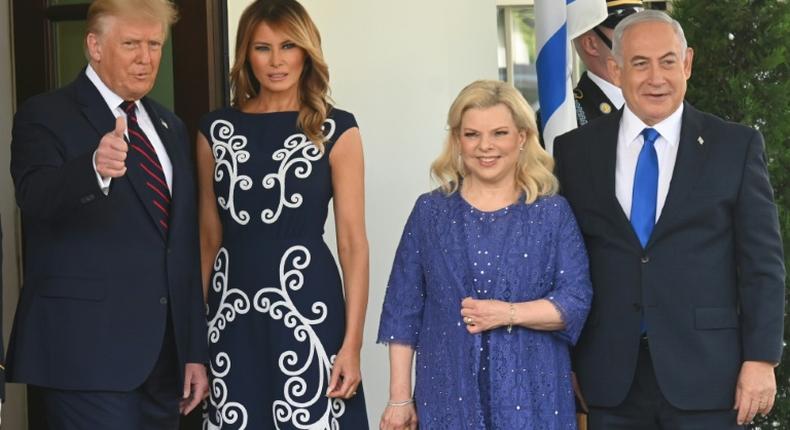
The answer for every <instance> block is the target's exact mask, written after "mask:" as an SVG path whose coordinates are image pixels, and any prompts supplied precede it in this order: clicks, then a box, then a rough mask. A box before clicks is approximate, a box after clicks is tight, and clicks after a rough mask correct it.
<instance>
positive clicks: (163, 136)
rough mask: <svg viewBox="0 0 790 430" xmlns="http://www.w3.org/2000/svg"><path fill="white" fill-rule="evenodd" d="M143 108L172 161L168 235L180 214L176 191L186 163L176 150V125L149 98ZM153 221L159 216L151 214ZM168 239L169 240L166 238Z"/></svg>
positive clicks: (145, 99) (146, 98) (143, 101)
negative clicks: (177, 215)
mask: <svg viewBox="0 0 790 430" xmlns="http://www.w3.org/2000/svg"><path fill="white" fill-rule="evenodd" d="M141 102H142V104H143V106H144V107H145V111H146V113H147V114H148V117H149V118H150V119H151V123H152V124H153V125H154V129H156V134H157V135H158V136H159V140H161V141H162V146H164V148H165V151H166V152H167V157H168V158H169V159H170V165H171V166H172V174H173V177H172V181H171V184H170V188H171V190H170V197H171V200H170V216H169V224H170V228H169V229H168V230H167V231H168V235H169V234H170V232H171V231H172V230H173V223H174V221H175V216H174V214H176V213H180V208H179V201H180V199H177V198H176V190H177V189H178V184H179V183H180V178H179V177H180V175H179V174H178V172H180V171H181V166H182V164H183V163H184V162H185V161H184V160H182V159H181V157H179V151H178V150H176V148H175V144H176V143H175V140H176V139H175V137H174V133H173V130H172V129H171V127H173V126H174V125H175V124H170V123H168V122H167V121H165V119H164V118H163V117H162V115H161V113H160V112H159V111H158V110H157V108H156V107H155V105H154V104H153V103H151V102H150V100H149V99H148V97H144V98H143V99H142V100H141ZM151 216H152V219H153V220H154V221H155V222H156V220H157V219H158V218H156V217H157V216H158V214H155V213H151ZM165 239H167V238H165Z"/></svg>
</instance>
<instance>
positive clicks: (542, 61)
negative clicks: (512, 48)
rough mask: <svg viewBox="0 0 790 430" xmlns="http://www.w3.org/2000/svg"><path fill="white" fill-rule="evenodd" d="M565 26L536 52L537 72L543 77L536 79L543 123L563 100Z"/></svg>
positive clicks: (565, 53)
mask: <svg viewBox="0 0 790 430" xmlns="http://www.w3.org/2000/svg"><path fill="white" fill-rule="evenodd" d="M566 34H567V28H566V25H565V24H563V25H562V26H561V27H560V28H559V29H557V31H556V32H555V33H554V34H553V35H552V36H551V37H550V38H549V40H547V41H546V44H545V45H543V47H542V48H541V50H540V52H539V53H538V60H537V69H538V70H537V72H538V76H539V77H542V78H543V79H541V80H539V81H538V98H539V99H540V111H541V115H540V116H541V118H542V119H543V122H544V125H545V122H546V121H548V119H549V118H551V116H552V115H553V114H554V112H555V111H556V110H557V108H559V107H560V105H561V104H562V102H563V101H565V87H566V85H567V83H566V82H565V71H566V70H567V64H566V61H567V52H566V44H567V43H568V40H567V36H566Z"/></svg>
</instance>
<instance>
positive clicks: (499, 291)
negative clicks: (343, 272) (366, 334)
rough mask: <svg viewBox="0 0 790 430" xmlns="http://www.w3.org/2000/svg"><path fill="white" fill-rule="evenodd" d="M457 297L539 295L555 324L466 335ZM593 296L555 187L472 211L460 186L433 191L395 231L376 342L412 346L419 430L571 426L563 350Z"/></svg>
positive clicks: (572, 224) (577, 239)
mask: <svg viewBox="0 0 790 430" xmlns="http://www.w3.org/2000/svg"><path fill="white" fill-rule="evenodd" d="M465 297H474V298H481V299H496V300H503V301H506V302H524V301H530V300H537V299H541V298H542V299H547V300H549V301H551V302H552V303H553V304H554V305H555V306H556V307H557V309H558V310H559V312H560V314H561V315H562V319H563V321H564V323H565V329H564V330H561V331H554V332H546V331H537V330H531V329H527V328H523V327H514V328H513V330H512V332H511V333H508V332H507V329H506V328H499V329H496V330H491V331H488V332H486V333H483V334H480V335H472V334H469V332H467V331H466V327H465V326H464V324H463V322H462V321H461V315H460V309H461V301H462V300H463V299H464V298H465ZM591 297H592V290H591V286H590V278H589V273H588V262H587V254H586V251H585V249H584V243H583V241H582V237H581V234H580V233H579V229H578V226H577V224H576V220H575V219H574V217H573V215H572V213H571V210H570V206H569V205H568V203H567V202H566V201H565V200H564V199H563V198H562V197H559V196H553V197H544V198H540V199H538V200H537V201H536V202H534V203H532V204H528V205H527V204H524V202H523V201H521V202H519V203H516V204H513V205H510V206H508V207H506V208H503V209H500V210H498V211H494V212H482V211H479V210H477V209H475V208H474V207H472V206H471V205H469V204H468V203H467V202H466V201H465V200H464V199H463V198H462V197H461V196H460V193H454V194H452V195H450V196H447V195H445V194H443V193H441V192H439V191H434V192H431V193H428V194H424V195H422V196H420V198H419V199H418V200H417V203H416V204H415V206H414V209H413V210H412V213H411V215H410V216H409V219H408V221H407V223H406V227H405V229H404V231H403V236H402V238H401V242H400V245H399V246H398V250H397V253H396V256H395V262H394V264H393V267H392V273H391V275H390V280H389V285H388V287H387V293H386V297H385V300H384V306H383V310H382V315H381V322H380V327H379V334H378V341H379V342H382V343H400V344H406V345H410V346H412V347H413V348H414V349H415V351H416V383H415V388H414V397H415V403H416V406H417V413H418V415H419V419H420V428H421V429H423V430H434V429H448V430H449V429H452V430H461V429H469V430H472V429H474V430H495V429H502V430H510V429H530V430H539V429H547V430H554V429H563V430H565V429H575V428H576V418H575V407H574V399H573V390H572V388H571V368H570V355H569V348H570V347H571V346H572V345H573V344H574V343H575V342H576V339H577V338H578V336H579V334H580V332H581V329H582V326H583V324H584V320H585V318H586V317H587V312H588V311H589V307H590V301H591Z"/></svg>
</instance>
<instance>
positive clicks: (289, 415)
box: [253, 245, 346, 430]
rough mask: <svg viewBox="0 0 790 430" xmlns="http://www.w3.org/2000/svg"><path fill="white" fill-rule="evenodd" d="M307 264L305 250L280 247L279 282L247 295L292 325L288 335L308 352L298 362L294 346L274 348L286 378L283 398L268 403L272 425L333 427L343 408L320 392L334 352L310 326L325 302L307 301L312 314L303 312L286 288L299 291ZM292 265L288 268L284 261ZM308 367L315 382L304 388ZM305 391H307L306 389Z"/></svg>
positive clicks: (262, 309) (323, 315)
mask: <svg viewBox="0 0 790 430" xmlns="http://www.w3.org/2000/svg"><path fill="white" fill-rule="evenodd" d="M309 264H310V252H309V251H308V249H307V248H305V247H304V246H301V245H297V246H292V247H290V248H288V250H287V251H285V254H283V256H282V258H281V259H280V287H279V288H262V289H260V290H259V291H258V292H257V293H256V294H255V298H254V299H253V306H254V307H255V309H256V310H257V311H259V312H261V313H268V314H269V315H270V316H271V317H272V318H273V319H275V320H282V321H283V323H284V324H285V326H286V327H287V328H289V329H292V330H293V334H294V338H295V339H296V340H297V341H299V342H302V343H304V342H308V343H309V347H310V352H309V354H308V356H307V357H305V358H304V362H303V363H302V364H300V357H299V355H298V354H297V353H296V352H295V351H292V350H290V351H285V352H283V353H282V354H280V358H279V367H280V371H282V372H283V373H284V374H285V375H286V376H288V380H287V381H286V383H285V386H284V387H283V395H284V399H283V400H277V401H275V402H274V403H273V405H272V413H273V414H274V419H275V423H274V424H275V426H276V428H277V429H280V423H290V424H291V425H293V426H295V427H296V428H299V429H315V430H318V429H321V430H337V429H338V428H339V426H340V424H339V422H338V417H340V416H341V415H343V413H344V412H345V409H346V405H345V402H344V401H343V400H340V399H327V398H326V397H324V393H323V390H324V387H325V386H326V384H325V383H324V381H325V380H327V381H328V380H329V375H330V372H331V369H332V364H333V362H334V360H335V356H334V355H332V356H329V354H327V352H326V350H325V349H324V345H323V344H322V343H321V340H320V339H319V338H318V335H317V334H316V332H315V330H314V329H313V326H316V325H318V324H321V323H322V322H323V321H324V320H326V317H327V313H328V312H327V306H326V304H324V303H323V302H318V301H317V302H315V303H313V305H312V307H311V312H312V314H313V315H312V316H313V317H312V318H310V317H308V316H305V315H303V314H302V313H301V312H300V311H299V309H297V307H296V305H295V304H294V302H293V300H292V299H291V296H290V292H289V290H290V291H299V290H300V289H301V288H302V286H303V285H304V274H303V273H302V270H303V269H304V268H306V267H307V266H308V265H309ZM289 265H290V266H292V267H290V268H288V266H289ZM311 367H313V368H317V370H318V378H317V380H315V379H313V378H311V380H310V381H309V383H314V384H315V387H314V388H313V389H310V386H309V384H308V381H307V380H306V378H305V377H304V374H305V373H306V372H307V371H308V369H310V368H311ZM308 391H310V392H308ZM322 400H323V401H325V402H326V408H325V409H324V411H323V413H322V414H321V416H319V417H313V416H311V412H310V409H309V408H310V407H312V406H314V405H316V404H317V403H318V402H319V401H322Z"/></svg>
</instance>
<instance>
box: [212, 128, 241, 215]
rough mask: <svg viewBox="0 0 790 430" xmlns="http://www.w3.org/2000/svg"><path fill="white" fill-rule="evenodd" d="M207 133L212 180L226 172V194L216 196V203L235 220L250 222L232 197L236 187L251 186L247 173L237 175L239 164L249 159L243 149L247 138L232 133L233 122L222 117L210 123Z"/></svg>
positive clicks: (220, 177)
mask: <svg viewBox="0 0 790 430" xmlns="http://www.w3.org/2000/svg"><path fill="white" fill-rule="evenodd" d="M209 133H210V134H211V136H210V138H211V142H212V143H211V149H212V151H213V152H214V181H216V182H220V181H221V180H222V179H223V178H224V177H225V172H226V171H227V174H228V195H227V197H225V196H217V203H218V204H219V206H220V207H221V208H223V209H227V210H229V211H230V215H231V216H232V217H233V219H234V220H236V222H238V223H239V224H242V225H246V224H247V223H248V222H250V214H249V213H248V212H247V211H245V210H241V211H238V212H237V211H236V205H235V202H234V199H233V197H234V194H235V192H236V187H238V188H239V189H241V190H243V191H247V190H249V189H250V188H252V179H251V178H250V177H249V176H247V175H239V164H240V163H245V162H247V160H249V159H250V153H249V151H246V150H244V148H245V147H246V146H247V138H246V137H244V136H241V135H234V134H233V133H234V129H233V124H231V123H230V122H228V121H225V120H222V119H218V120H216V121H214V122H213V123H212V124H211V129H210V131H209Z"/></svg>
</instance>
